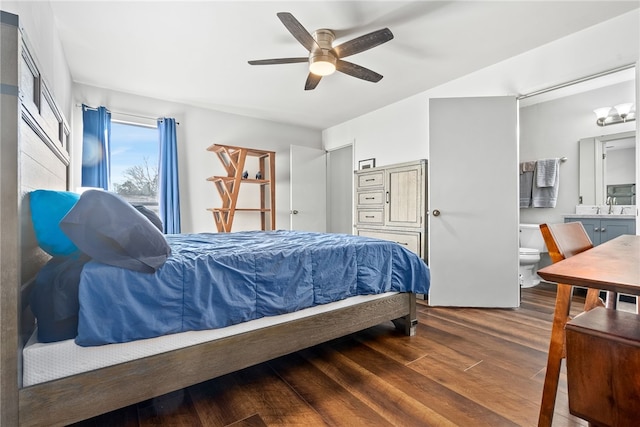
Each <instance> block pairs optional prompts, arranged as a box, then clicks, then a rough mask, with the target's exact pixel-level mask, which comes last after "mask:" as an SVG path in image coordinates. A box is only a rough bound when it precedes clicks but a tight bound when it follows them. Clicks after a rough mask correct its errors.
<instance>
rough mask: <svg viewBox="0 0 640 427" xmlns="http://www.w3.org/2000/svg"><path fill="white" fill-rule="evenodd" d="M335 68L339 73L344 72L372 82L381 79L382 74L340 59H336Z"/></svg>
mask: <svg viewBox="0 0 640 427" xmlns="http://www.w3.org/2000/svg"><path fill="white" fill-rule="evenodd" d="M336 70H338V71H340V72H341V73H345V74H348V75H350V76H353V77H357V78H359V79H362V80H367V81H370V82H374V83H377V82H379V81H380V80H381V79H382V75H381V74H378V73H376V72H375V71H371V70H370V69H368V68H364V67H362V66H360V65H357V64H354V63H351V62H347V61H342V60H340V59H338V61H336Z"/></svg>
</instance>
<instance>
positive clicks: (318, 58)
mask: <svg viewBox="0 0 640 427" xmlns="http://www.w3.org/2000/svg"><path fill="white" fill-rule="evenodd" d="M309 71H310V72H311V73H313V74H315V75H317V76H328V75H329V74H333V73H334V72H335V71H336V58H335V56H333V55H330V54H324V53H320V54H315V55H314V56H311V58H309Z"/></svg>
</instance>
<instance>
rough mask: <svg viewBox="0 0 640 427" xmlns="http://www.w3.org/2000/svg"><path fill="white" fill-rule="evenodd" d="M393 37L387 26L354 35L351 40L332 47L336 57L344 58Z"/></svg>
mask: <svg viewBox="0 0 640 427" xmlns="http://www.w3.org/2000/svg"><path fill="white" fill-rule="evenodd" d="M391 39H393V33H392V32H391V30H389V29H388V28H383V29H381V30H378V31H374V32H372V33H369V34H365V35H364V36H360V37H356V38H355V39H353V40H349V41H348V42H344V43H342V44H341V45H339V46H336V47H334V48H333V50H334V52H335V53H336V56H337V57H338V58H346V57H347V56H351V55H355V54H356V53H360V52H364V51H365V50H369V49H371V48H373V47H376V46H379V45H381V44H382V43H386V42H388V41H389V40H391Z"/></svg>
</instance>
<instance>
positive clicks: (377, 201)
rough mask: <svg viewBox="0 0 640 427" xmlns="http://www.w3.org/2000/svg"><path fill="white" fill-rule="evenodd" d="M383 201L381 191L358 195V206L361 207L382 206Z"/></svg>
mask: <svg viewBox="0 0 640 427" xmlns="http://www.w3.org/2000/svg"><path fill="white" fill-rule="evenodd" d="M383 200H384V192H383V191H368V192H366V193H358V205H361V206H367V205H369V206H370V205H375V206H382V204H383V203H384V202H383Z"/></svg>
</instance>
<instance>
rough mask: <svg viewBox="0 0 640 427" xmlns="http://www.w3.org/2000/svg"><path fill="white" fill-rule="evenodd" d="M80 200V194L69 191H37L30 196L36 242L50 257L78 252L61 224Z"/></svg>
mask: <svg viewBox="0 0 640 427" xmlns="http://www.w3.org/2000/svg"><path fill="white" fill-rule="evenodd" d="M79 199H80V195H79V194H76V193H71V192H69V191H52V190H35V191H32V192H31V193H30V194H29V201H30V204H31V221H32V222H33V229H34V231H35V233H36V240H37V241H38V244H39V245H40V247H41V248H42V250H44V251H46V252H47V253H48V254H49V255H51V256H65V255H71V254H73V253H75V252H77V251H78V248H77V247H76V245H75V244H74V243H73V242H72V241H71V240H70V239H69V238H68V237H67V236H66V235H65V234H64V233H63V232H62V230H61V229H60V226H59V223H60V220H61V219H62V218H64V216H65V215H66V214H67V212H69V211H70V210H71V208H72V207H74V206H75V204H76V203H77V202H78V200H79Z"/></svg>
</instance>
